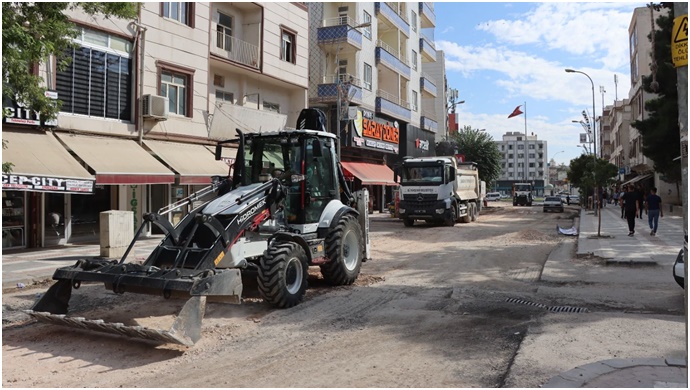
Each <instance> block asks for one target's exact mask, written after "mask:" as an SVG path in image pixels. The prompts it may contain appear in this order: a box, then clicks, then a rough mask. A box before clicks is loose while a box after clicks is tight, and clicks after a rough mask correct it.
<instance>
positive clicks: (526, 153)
mask: <svg viewBox="0 0 690 390" xmlns="http://www.w3.org/2000/svg"><path fill="white" fill-rule="evenodd" d="M524 106H525V153H524V156H525V167H524V168H525V171H524V173H525V182H527V181H529V177H528V176H527V163H528V161H529V159H528V157H527V156H528V149H527V102H524Z"/></svg>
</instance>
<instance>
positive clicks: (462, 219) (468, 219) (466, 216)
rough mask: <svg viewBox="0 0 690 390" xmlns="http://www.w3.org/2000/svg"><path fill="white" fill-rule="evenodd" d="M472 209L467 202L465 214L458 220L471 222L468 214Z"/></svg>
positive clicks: (470, 216)
mask: <svg viewBox="0 0 690 390" xmlns="http://www.w3.org/2000/svg"><path fill="white" fill-rule="evenodd" d="M471 212H472V210H471V209H470V205H469V204H467V214H466V215H465V216H463V217H460V222H462V223H470V222H472V215H471V214H470V213H471Z"/></svg>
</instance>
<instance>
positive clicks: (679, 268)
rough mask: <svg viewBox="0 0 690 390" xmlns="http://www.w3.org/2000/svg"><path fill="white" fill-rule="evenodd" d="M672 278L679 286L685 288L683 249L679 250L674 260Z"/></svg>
mask: <svg viewBox="0 0 690 390" xmlns="http://www.w3.org/2000/svg"><path fill="white" fill-rule="evenodd" d="M673 279H675V280H676V283H678V285H679V286H681V287H683V288H685V262H684V261H683V250H682V249H681V250H680V253H678V257H676V262H675V263H674V264H673Z"/></svg>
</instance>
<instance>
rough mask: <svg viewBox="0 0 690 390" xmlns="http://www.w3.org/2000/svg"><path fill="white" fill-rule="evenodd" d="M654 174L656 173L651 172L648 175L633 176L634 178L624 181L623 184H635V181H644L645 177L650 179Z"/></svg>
mask: <svg viewBox="0 0 690 390" xmlns="http://www.w3.org/2000/svg"><path fill="white" fill-rule="evenodd" d="M652 176H654V175H653V174H651V173H650V174H648V175H640V176H635V177H633V178H632V179H630V180H628V181H626V182H625V183H623V184H622V185H623V186H627V185H630V184H635V183H637V182H639V181H642V180H644V179H648V178H650V177H652Z"/></svg>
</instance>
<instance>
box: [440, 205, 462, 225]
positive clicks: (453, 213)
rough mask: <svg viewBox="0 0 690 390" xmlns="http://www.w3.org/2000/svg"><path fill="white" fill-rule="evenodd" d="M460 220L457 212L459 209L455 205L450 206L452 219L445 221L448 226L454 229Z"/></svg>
mask: <svg viewBox="0 0 690 390" xmlns="http://www.w3.org/2000/svg"><path fill="white" fill-rule="evenodd" d="M457 219H458V212H457V207H456V206H455V203H453V204H452V205H450V217H448V218H447V219H446V220H445V221H443V222H444V223H445V225H446V226H450V227H453V226H455V220H457Z"/></svg>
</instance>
